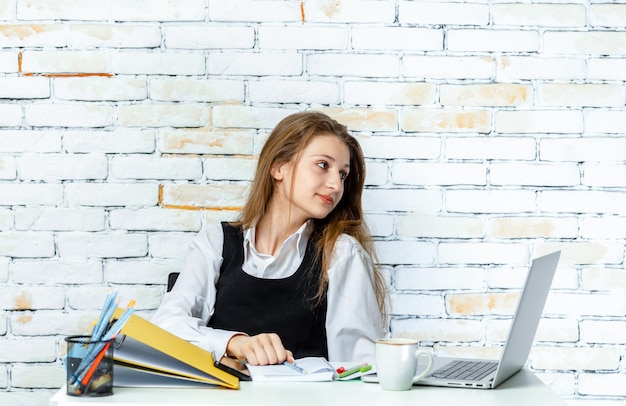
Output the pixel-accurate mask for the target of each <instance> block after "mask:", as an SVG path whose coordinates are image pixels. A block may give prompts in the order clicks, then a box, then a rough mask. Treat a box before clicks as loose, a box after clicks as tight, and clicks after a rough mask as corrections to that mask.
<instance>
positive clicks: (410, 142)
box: [359, 136, 441, 159]
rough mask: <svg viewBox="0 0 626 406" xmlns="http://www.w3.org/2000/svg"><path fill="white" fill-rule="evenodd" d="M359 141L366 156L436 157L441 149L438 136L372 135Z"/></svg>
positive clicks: (389, 157) (387, 157)
mask: <svg viewBox="0 0 626 406" xmlns="http://www.w3.org/2000/svg"><path fill="white" fill-rule="evenodd" d="M359 142H360V144H361V148H363V153H364V154H365V156H366V157H368V158H383V159H393V158H404V159H436V158H438V157H439V154H440V151H441V140H440V139H439V138H438V137H405V136H393V137H388V136H373V137H364V138H360V139H359Z"/></svg>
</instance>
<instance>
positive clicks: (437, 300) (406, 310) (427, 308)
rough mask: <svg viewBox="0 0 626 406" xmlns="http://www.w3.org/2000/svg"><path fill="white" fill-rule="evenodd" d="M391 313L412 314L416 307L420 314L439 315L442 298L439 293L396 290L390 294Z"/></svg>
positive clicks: (441, 308)
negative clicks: (427, 293)
mask: <svg viewBox="0 0 626 406" xmlns="http://www.w3.org/2000/svg"><path fill="white" fill-rule="evenodd" d="M389 302H390V306H391V312H390V314H391V315H396V316H399V315H407V314H413V313H414V312H415V309H416V308H419V309H420V315H423V316H426V315H429V316H441V315H442V313H443V298H442V297H441V296H439V295H426V294H422V293H417V294H415V293H408V292H402V293H400V292H397V293H391V294H390V300H389Z"/></svg>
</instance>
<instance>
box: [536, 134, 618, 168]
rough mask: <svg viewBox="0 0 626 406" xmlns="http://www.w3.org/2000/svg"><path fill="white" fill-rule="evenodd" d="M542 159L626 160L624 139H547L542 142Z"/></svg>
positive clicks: (578, 160) (540, 148) (540, 145)
mask: <svg viewBox="0 0 626 406" xmlns="http://www.w3.org/2000/svg"><path fill="white" fill-rule="evenodd" d="M539 150H540V151H541V159H542V160H546V161H573V162H582V161H591V162H611V161H623V160H625V159H626V139H624V138H623V137H614V138H613V137H590V138H579V137H576V138H569V137H563V138H545V139H542V140H541V141H540V144H539Z"/></svg>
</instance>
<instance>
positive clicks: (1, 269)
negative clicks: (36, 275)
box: [0, 210, 9, 336]
mask: <svg viewBox="0 0 626 406" xmlns="http://www.w3.org/2000/svg"><path fill="white" fill-rule="evenodd" d="M7 211H8V210H7ZM8 277H9V259H8V258H4V259H0V282H2V283H6V281H7V279H8ZM5 322H6V315H4V313H0V336H2V335H5V334H6V332H7V328H6V323H5Z"/></svg>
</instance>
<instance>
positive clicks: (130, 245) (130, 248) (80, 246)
mask: <svg viewBox="0 0 626 406" xmlns="http://www.w3.org/2000/svg"><path fill="white" fill-rule="evenodd" d="M57 247H58V251H59V256H60V257H61V258H63V259H69V258H74V257H80V258H85V257H89V258H132V257H143V256H145V255H146V253H147V250H148V241H147V238H146V235H145V234H91V233H79V232H74V233H65V234H59V235H58V236H57Z"/></svg>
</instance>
